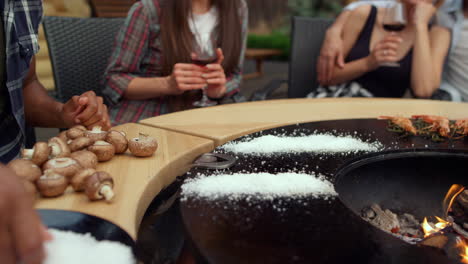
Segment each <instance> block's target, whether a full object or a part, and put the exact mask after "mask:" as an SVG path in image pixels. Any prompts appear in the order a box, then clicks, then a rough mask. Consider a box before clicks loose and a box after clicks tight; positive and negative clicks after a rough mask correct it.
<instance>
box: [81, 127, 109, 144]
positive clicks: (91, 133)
mask: <svg viewBox="0 0 468 264" xmlns="http://www.w3.org/2000/svg"><path fill="white" fill-rule="evenodd" d="M85 134H86V136H87V137H89V138H90V139H92V140H93V142H95V141H104V140H105V139H106V136H107V131H103V130H102V127H100V126H95V127H93V129H92V130H88V131H86V132H85Z"/></svg>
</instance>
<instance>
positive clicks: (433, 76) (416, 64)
mask: <svg viewBox="0 0 468 264" xmlns="http://www.w3.org/2000/svg"><path fill="white" fill-rule="evenodd" d="M434 12H435V8H434V7H433V6H432V5H430V4H424V3H421V4H418V5H417V7H416V11H415V14H414V23H415V24H414V25H415V39H414V50H413V64H412V69H411V87H412V89H413V92H414V94H415V95H416V96H417V97H426V98H427V97H430V96H431V95H432V94H433V93H434V91H435V90H436V89H437V88H439V86H440V82H441V76H442V69H443V64H444V59H445V56H446V55H447V52H448V48H449V45H450V32H449V31H448V30H447V29H445V28H442V27H440V26H433V27H432V29H431V31H430V32H429V29H428V26H427V25H428V23H429V19H430V18H431V17H432V15H433V14H434Z"/></svg>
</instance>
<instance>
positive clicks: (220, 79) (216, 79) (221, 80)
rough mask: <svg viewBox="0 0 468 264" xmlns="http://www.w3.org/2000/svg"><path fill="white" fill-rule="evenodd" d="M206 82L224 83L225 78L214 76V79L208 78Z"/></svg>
mask: <svg viewBox="0 0 468 264" xmlns="http://www.w3.org/2000/svg"><path fill="white" fill-rule="evenodd" d="M206 82H207V83H208V84H211V85H212V84H218V85H219V84H226V79H225V78H214V79H209V80H206Z"/></svg>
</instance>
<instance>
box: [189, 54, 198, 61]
mask: <svg viewBox="0 0 468 264" xmlns="http://www.w3.org/2000/svg"><path fill="white" fill-rule="evenodd" d="M190 57H191V58H192V60H196V59H197V57H198V56H197V54H196V53H195V52H192V53H190Z"/></svg>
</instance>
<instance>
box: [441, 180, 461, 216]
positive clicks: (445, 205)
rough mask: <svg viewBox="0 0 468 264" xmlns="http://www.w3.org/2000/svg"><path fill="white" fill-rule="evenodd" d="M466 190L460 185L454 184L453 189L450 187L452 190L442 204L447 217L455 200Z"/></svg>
mask: <svg viewBox="0 0 468 264" xmlns="http://www.w3.org/2000/svg"><path fill="white" fill-rule="evenodd" d="M464 190H465V187H463V186H462V185H460V184H454V185H452V187H450V190H449V191H448V192H447V195H445V199H444V202H443V204H442V206H443V207H442V208H443V209H444V213H445V216H447V215H448V213H449V210H450V208H451V207H452V204H453V202H454V201H455V198H457V196H458V195H459V194H460V193H461V192H463V191H464Z"/></svg>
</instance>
